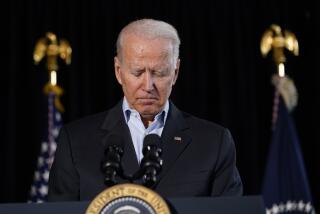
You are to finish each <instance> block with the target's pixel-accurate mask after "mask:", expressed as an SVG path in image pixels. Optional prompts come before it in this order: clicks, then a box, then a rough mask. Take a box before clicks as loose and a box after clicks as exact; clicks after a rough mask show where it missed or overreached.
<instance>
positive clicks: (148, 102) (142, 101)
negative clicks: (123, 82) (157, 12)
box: [138, 97, 158, 105]
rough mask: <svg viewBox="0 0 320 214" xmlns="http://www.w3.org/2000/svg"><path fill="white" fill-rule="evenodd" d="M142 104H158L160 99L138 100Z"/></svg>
mask: <svg viewBox="0 0 320 214" xmlns="http://www.w3.org/2000/svg"><path fill="white" fill-rule="evenodd" d="M138 100H139V102H140V103H142V104H143V105H152V104H153V103H154V102H156V101H157V100H158V99H157V98H155V97H148V98H145V97H144V98H139V99H138Z"/></svg>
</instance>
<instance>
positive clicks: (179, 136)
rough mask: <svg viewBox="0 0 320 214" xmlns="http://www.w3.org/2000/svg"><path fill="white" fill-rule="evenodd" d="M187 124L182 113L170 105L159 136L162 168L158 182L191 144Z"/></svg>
mask: <svg viewBox="0 0 320 214" xmlns="http://www.w3.org/2000/svg"><path fill="white" fill-rule="evenodd" d="M187 129H188V126H187V123H186V121H185V119H184V118H183V116H182V113H181V112H180V111H179V110H178V109H177V108H176V107H175V106H174V105H173V104H172V103H170V110H169V114H168V117H167V121H166V124H165V128H164V130H163V133H162V135H161V139H162V143H163V152H162V159H163V166H162V171H161V173H160V176H159V178H158V182H160V180H161V179H162V178H163V177H164V176H165V175H166V174H167V173H168V171H169V170H170V169H171V167H172V166H173V165H174V163H175V162H176V160H177V159H178V158H179V156H180V155H181V154H182V152H183V151H184V150H185V149H186V148H187V146H188V145H189V143H190V142H191V137H190V136H189V135H188V134H187V133H186V131H185V130H187Z"/></svg>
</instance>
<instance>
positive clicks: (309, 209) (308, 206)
mask: <svg viewBox="0 0 320 214" xmlns="http://www.w3.org/2000/svg"><path fill="white" fill-rule="evenodd" d="M311 210H312V206H311V203H310V202H308V203H307V204H306V206H305V211H306V212H310V211H311Z"/></svg>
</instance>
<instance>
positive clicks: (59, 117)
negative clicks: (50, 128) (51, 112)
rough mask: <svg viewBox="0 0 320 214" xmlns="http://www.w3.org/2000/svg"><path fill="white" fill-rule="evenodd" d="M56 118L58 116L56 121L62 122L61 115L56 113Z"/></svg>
mask: <svg viewBox="0 0 320 214" xmlns="http://www.w3.org/2000/svg"><path fill="white" fill-rule="evenodd" d="M55 116H56V120H57V121H60V120H61V114H59V113H56V114H55Z"/></svg>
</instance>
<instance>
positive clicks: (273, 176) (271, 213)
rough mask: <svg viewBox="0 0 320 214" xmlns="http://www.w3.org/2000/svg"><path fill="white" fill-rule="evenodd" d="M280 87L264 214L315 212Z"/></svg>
mask: <svg viewBox="0 0 320 214" xmlns="http://www.w3.org/2000/svg"><path fill="white" fill-rule="evenodd" d="M281 81H287V82H288V79H286V77H282V79H281ZM282 89H283V88H281V87H279V86H278V85H277V87H276V93H275V99H274V107H273V110H274V112H273V131H272V142H271V144H270V149H269V155H268V160H267V165H266V170H265V177H264V182H263V187H262V194H263V198H264V202H265V205H266V213H267V214H281V213H292V214H293V213H310V214H314V213H315V210H314V207H313V203H312V198H311V192H310V188H309V182H308V178H307V173H306V170H305V167H304V161H303V156H302V151H301V148H300V141H299V138H298V133H297V130H296V127H295V124H294V121H293V118H292V116H291V113H290V111H289V109H290V108H289V107H288V106H289V105H288V104H287V103H289V102H287V103H286V102H285V100H286V99H285V98H286V97H288V96H286V93H284V92H285V91H283V90H282ZM287 100H288V99H287Z"/></svg>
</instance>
